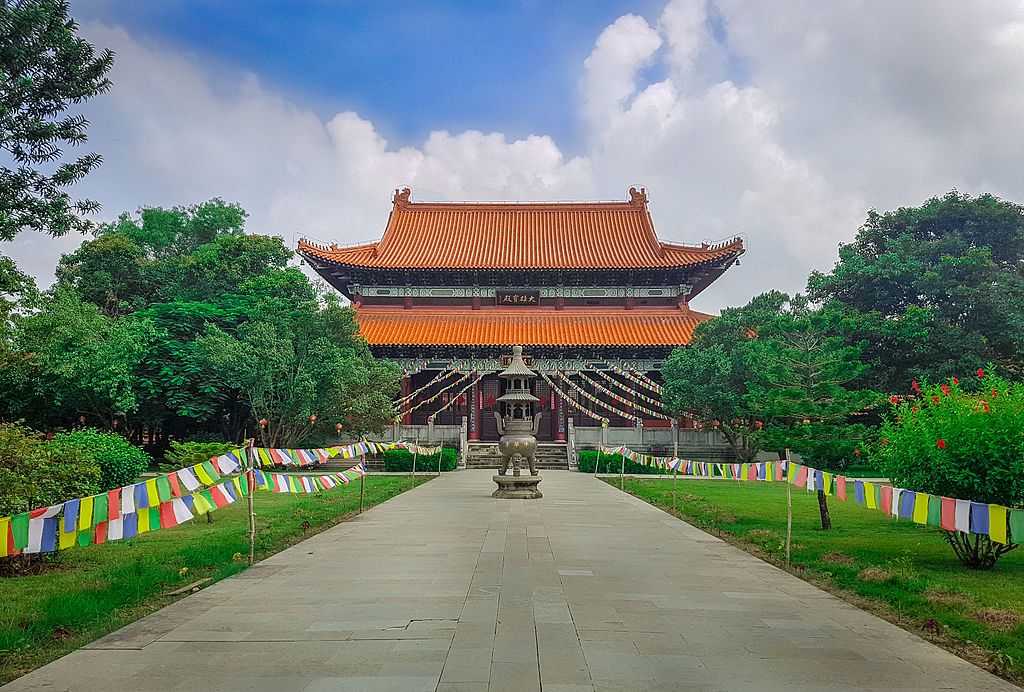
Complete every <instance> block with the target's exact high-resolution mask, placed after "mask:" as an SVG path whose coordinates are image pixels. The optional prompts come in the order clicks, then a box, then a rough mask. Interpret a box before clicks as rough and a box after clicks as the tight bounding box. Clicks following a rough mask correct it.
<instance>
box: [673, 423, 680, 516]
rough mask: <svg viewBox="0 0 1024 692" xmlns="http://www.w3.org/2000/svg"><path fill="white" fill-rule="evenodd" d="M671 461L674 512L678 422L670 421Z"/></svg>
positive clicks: (677, 463) (674, 505) (677, 470)
mask: <svg viewBox="0 0 1024 692" xmlns="http://www.w3.org/2000/svg"><path fill="white" fill-rule="evenodd" d="M672 461H673V462H674V463H675V468H674V469H672V511H673V512H675V511H676V477H677V476H678V475H679V421H678V420H676V419H673V420H672Z"/></svg>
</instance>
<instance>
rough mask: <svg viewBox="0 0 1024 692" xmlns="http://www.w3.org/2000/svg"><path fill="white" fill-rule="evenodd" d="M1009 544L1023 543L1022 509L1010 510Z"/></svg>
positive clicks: (1023, 515)
mask: <svg viewBox="0 0 1024 692" xmlns="http://www.w3.org/2000/svg"><path fill="white" fill-rule="evenodd" d="M1010 542H1011V543H1024V509H1011V510H1010Z"/></svg>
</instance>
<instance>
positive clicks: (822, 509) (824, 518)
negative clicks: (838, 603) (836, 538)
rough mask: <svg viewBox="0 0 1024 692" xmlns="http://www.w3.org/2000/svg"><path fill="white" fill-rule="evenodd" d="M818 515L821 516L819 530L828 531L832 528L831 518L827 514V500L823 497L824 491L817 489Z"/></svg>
mask: <svg viewBox="0 0 1024 692" xmlns="http://www.w3.org/2000/svg"><path fill="white" fill-rule="evenodd" d="M818 513H819V514H821V528H822V530H824V531H828V530H829V529H831V528H832V517H831V516H829V513H828V498H827V497H825V491H824V490H822V489H820V488H819V489H818Z"/></svg>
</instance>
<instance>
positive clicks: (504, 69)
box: [74, 0, 664, 153]
mask: <svg viewBox="0 0 1024 692" xmlns="http://www.w3.org/2000/svg"><path fill="white" fill-rule="evenodd" d="M663 4H664V3H663V2H662V1H661V0H634V1H632V2H626V1H623V0H573V1H571V2H543V1H541V0H518V1H509V2H470V1H458V0H439V1H430V2H426V1H422V0H421V1H420V2H375V1H368V0H364V1H363V2H354V1H349V0H316V1H312V2H296V1H295V0H288V1H284V0H278V1H270V0H252V1H250V2H246V1H244V0H180V1H174V0H167V1H164V0H157V1H143V2H127V1H125V2H92V1H90V0H79V2H77V3H76V4H75V7H74V10H75V13H76V15H77V16H78V17H79V18H80V20H81V21H90V20H98V21H102V22H104V23H112V24H119V25H122V26H124V27H126V28H127V29H129V30H130V31H132V32H133V33H134V34H135V35H136V36H137V37H143V36H145V37H147V38H149V39H151V40H156V41H160V42H163V43H165V44H169V45H171V46H173V47H174V48H175V49H177V50H181V51H188V52H191V53H193V54H195V55H196V56H197V57H198V58H199V59H200V60H203V61H211V60H214V61H221V62H224V63H227V64H229V65H236V66H239V67H243V68H244V69H246V70H251V71H253V72H256V73H257V74H259V75H260V76H261V77H263V78H264V79H266V80H268V81H270V82H273V83H274V84H276V85H277V86H278V87H279V88H281V89H282V90H284V91H287V92H291V93H293V94H294V95H295V97H296V98H298V99H301V100H303V101H304V102H306V103H307V104H308V105H310V106H311V107H313V108H315V109H316V110H317V111H318V112H319V113H320V114H321V115H322V116H324V117H327V116H329V115H331V114H333V113H334V112H337V111H343V110H354V111H357V112H359V113H360V114H361V115H363V116H364V117H367V118H369V119H370V120H372V121H373V122H374V124H375V125H376V126H377V128H378V130H380V131H381V133H382V134H383V135H384V136H385V137H387V138H388V139H389V140H391V141H394V142H395V143H397V144H402V145H404V144H415V143H418V142H420V141H422V140H423V139H424V138H425V137H426V136H427V134H428V133H429V132H430V131H432V130H437V129H447V130H451V131H456V132H457V131H462V130H467V129H476V130H483V131H488V132H489V131H500V132H503V133H505V134H506V135H508V136H509V137H513V138H520V137H525V136H527V135H529V134H531V133H545V134H550V135H552V136H553V137H555V138H556V139H557V140H558V141H559V142H560V143H562V144H563V146H564V147H565V149H566V150H568V151H569V152H571V153H575V151H578V150H579V148H580V147H581V141H580V137H579V121H578V117H577V114H576V110H575V109H574V108H573V107H572V105H571V104H572V102H574V101H575V100H576V98H577V91H578V88H579V84H578V82H579V65H580V64H581V63H582V62H583V60H584V59H585V58H586V57H587V55H588V53H589V52H590V51H591V49H592V48H593V42H594V37H595V36H597V35H598V34H599V33H600V32H601V30H602V29H603V28H604V27H605V26H607V25H609V24H611V23H612V22H613V21H615V19H616V18H617V17H619V16H621V15H623V14H626V13H636V14H647V15H649V16H651V17H654V18H656V17H657V14H658V12H659V11H660V9H661V7H662V5H663Z"/></svg>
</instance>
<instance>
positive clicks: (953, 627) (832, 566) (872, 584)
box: [607, 478, 1024, 682]
mask: <svg viewBox="0 0 1024 692" xmlns="http://www.w3.org/2000/svg"><path fill="white" fill-rule="evenodd" d="M607 480H608V482H609V483H611V484H612V485H614V486H616V487H618V479H617V478H608V479H607ZM625 489H626V491H627V492H630V493H632V494H634V495H636V496H637V497H640V498H642V499H644V500H646V501H648V502H650V503H652V504H654V505H656V506H658V507H661V508H663V509H666V510H667V511H670V512H671V511H672V481H670V480H653V479H632V478H630V479H626V482H625ZM676 499H677V507H678V511H677V512H676V513H677V514H678V515H679V516H680V517H682V518H683V519H686V520H687V521H689V522H690V523H692V524H694V525H696V526H699V527H700V528H702V529H705V530H707V531H709V532H711V533H715V534H720V535H722V536H723V537H724V538H726V539H727V540H729V541H731V542H733V543H736V544H737V545H739V546H740V547H742V548H744V549H745V550H748V551H749V552H752V553H754V554H756V555H758V556H760V557H763V558H764V559H766V560H769V561H770V562H773V563H776V564H780V565H781V564H783V563H784V561H785V550H784V547H783V546H784V541H785V535H786V486H785V485H784V484H782V483H736V482H732V481H679V483H678V485H677V494H676ZM832 500H833V501H830V502H829V508H830V510H831V515H832V522H833V527H834V528H833V529H832V530H831V531H822V530H821V528H820V523H819V519H818V504H817V497H816V495H815V494H813V493H807V492H805V491H803V490H799V489H797V488H794V489H793V551H792V565H793V571H794V572H795V573H796V574H797V575H798V576H801V577H803V578H805V579H808V580H809V581H812V582H815V583H817V584H820V585H822V586H824V587H826V588H828V589H830V590H832V591H834V592H836V593H839V594H840V595H842V596H844V597H845V598H847V599H848V600H852V601H853V602H855V603H857V604H858V605H861V606H862V607H866V608H868V609H870V610H873V611H875V612H878V613H879V614H881V615H883V616H884V617H886V618H887V619H889V620H891V621H893V622H896V623H897V624H899V625H901V626H903V627H905V628H907V629H910V630H913V631H915V632H917V633H919V634H921V635H922V636H924V637H926V638H928V639H930V640H932V641H935V642H937V643H940V644H942V645H944V646H946V647H947V648H949V649H951V650H953V651H955V652H956V653H959V654H961V655H963V656H964V657H966V658H969V659H970V660H973V661H975V662H977V663H979V664H981V665H983V666H985V667H988V668H989V669H990V670H993V672H996V673H999V674H1001V675H1002V676H1003V677H1006V678H1008V679H1010V680H1013V681H1016V682H1020V681H1022V680H1024V548H1019V549H1017V550H1016V551H1014V552H1011V553H1009V554H1008V555H1005V556H1004V557H1003V558H1002V559H1001V560H1000V561H999V563H998V564H997V565H996V568H995V569H994V570H992V571H989V572H978V571H973V570H968V569H965V568H963V567H961V566H960V564H959V563H958V562H957V561H956V559H955V558H954V556H953V551H952V550H951V549H950V548H949V546H948V545H946V542H945V541H944V540H943V538H942V534H941V532H940V531H938V530H936V529H933V528H928V527H922V526H917V525H915V524H912V523H911V522H907V521H899V522H897V521H893V520H891V519H889V518H887V517H886V516H885V515H883V514H882V513H881V512H878V511H875V510H868V509H865V508H863V507H861V506H859V505H857V504H856V503H854V502H838V501H834V499H832Z"/></svg>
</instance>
